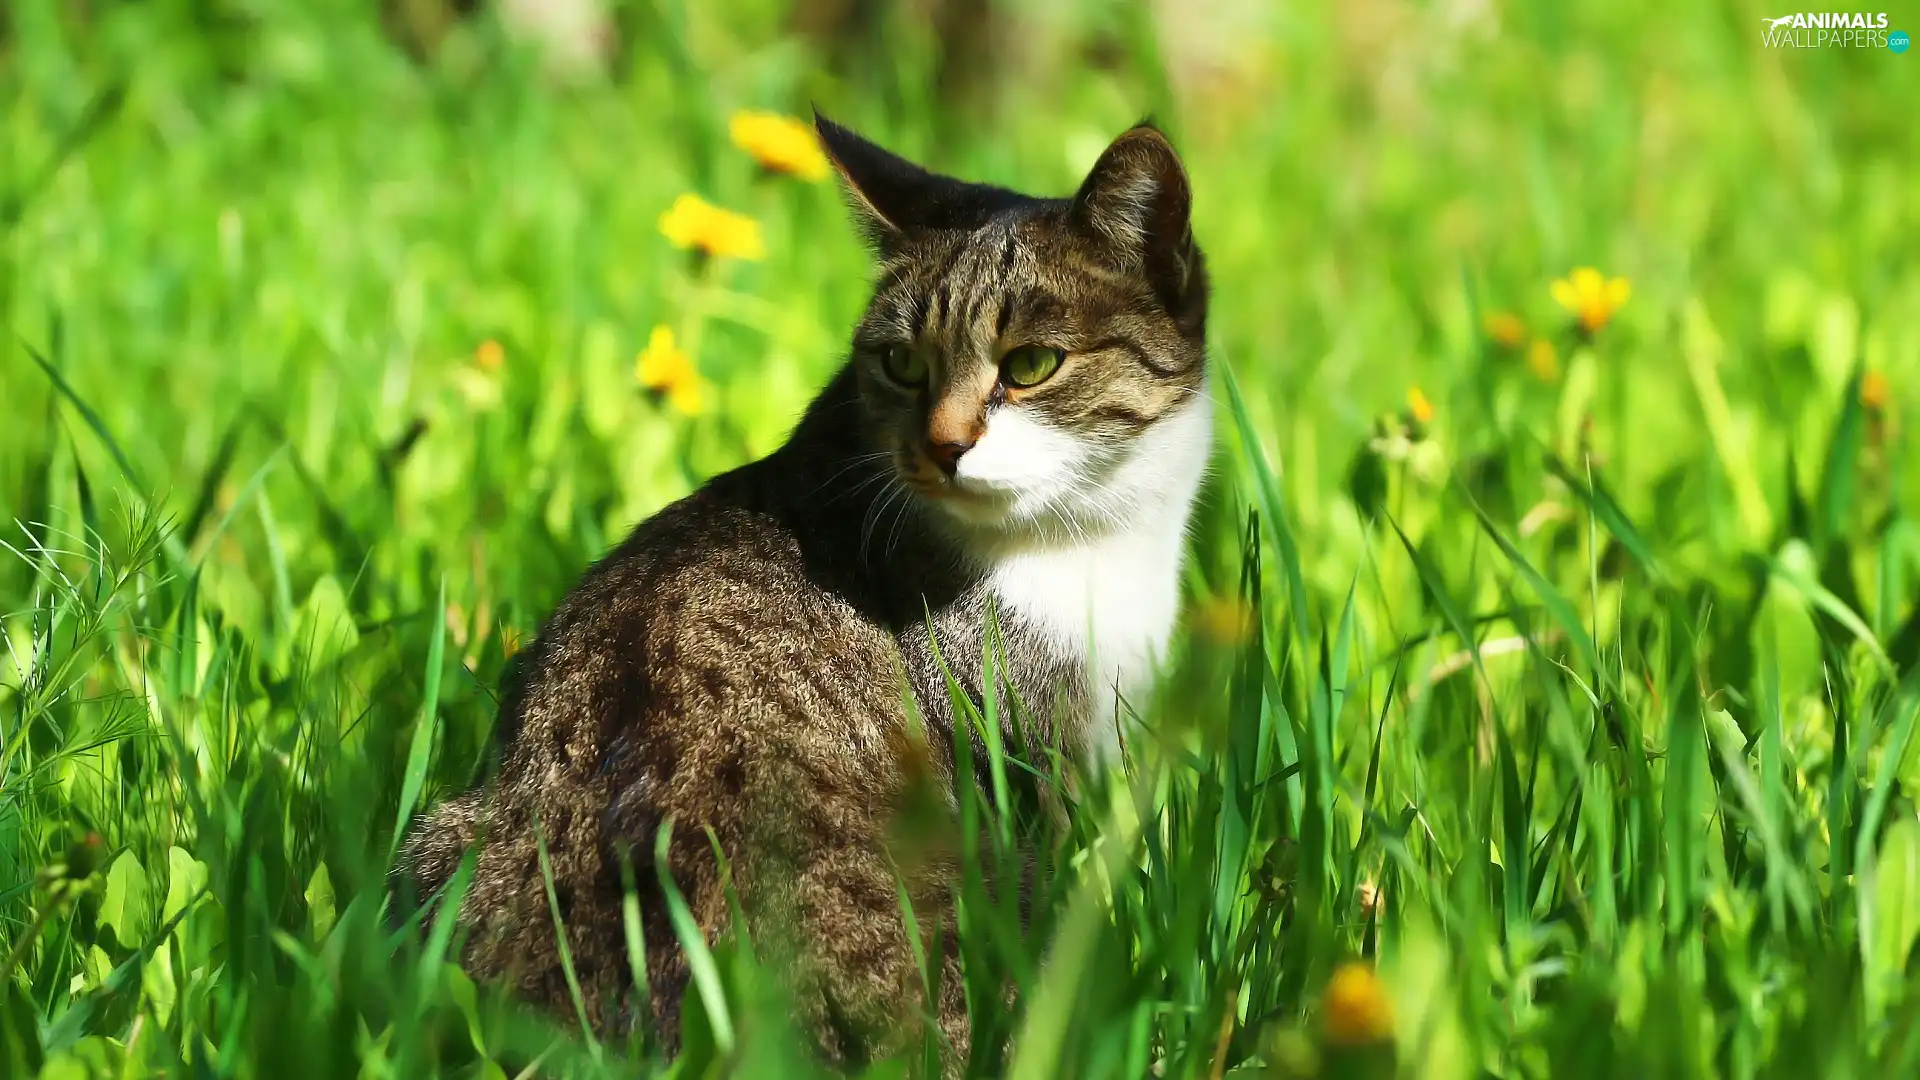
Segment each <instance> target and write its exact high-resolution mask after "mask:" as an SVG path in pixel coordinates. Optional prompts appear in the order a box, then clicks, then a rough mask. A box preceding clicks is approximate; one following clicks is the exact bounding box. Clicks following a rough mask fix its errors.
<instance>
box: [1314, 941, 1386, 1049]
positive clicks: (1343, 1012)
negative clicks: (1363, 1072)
mask: <svg viewBox="0 0 1920 1080" xmlns="http://www.w3.org/2000/svg"><path fill="white" fill-rule="evenodd" d="M1321 1009H1322V1013H1321V1022H1322V1024H1323V1025H1324V1026H1325V1028H1326V1033H1327V1041H1328V1042H1331V1043H1334V1044H1336V1045H1339V1046H1362V1045H1365V1044H1367V1043H1377V1042H1384V1041H1385V1040H1387V1039H1390V1038H1392V1037H1393V1006H1392V1004H1391V1003H1390V1002H1389V1001H1388V1000H1387V991H1386V987H1384V986H1382V985H1381V984H1380V978H1379V976H1377V975H1375V974H1374V973H1373V968H1371V967H1369V966H1368V965H1366V964H1362V963H1359V962H1357V961H1350V962H1348V963H1345V964H1342V965H1340V967H1339V969H1338V970H1336V971H1335V972H1334V973H1333V978H1331V979H1328V980H1327V992H1326V998H1325V999H1324V1001H1323V1002H1322V1005H1321Z"/></svg>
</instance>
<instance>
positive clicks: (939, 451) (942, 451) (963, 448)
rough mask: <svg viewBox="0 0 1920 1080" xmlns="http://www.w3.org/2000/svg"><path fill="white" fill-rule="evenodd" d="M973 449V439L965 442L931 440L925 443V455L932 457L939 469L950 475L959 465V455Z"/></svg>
mask: <svg viewBox="0 0 1920 1080" xmlns="http://www.w3.org/2000/svg"><path fill="white" fill-rule="evenodd" d="M971 449H973V441H972V440H969V441H967V442H931V441H929V442H928V443H927V456H928V457H930V458H932V459H933V463H934V464H935V465H938V466H940V471H941V472H943V473H946V474H947V475H948V476H952V475H953V472H954V470H955V469H958V468H959V467H960V455H961V454H964V453H966V452H967V451H969V450H971Z"/></svg>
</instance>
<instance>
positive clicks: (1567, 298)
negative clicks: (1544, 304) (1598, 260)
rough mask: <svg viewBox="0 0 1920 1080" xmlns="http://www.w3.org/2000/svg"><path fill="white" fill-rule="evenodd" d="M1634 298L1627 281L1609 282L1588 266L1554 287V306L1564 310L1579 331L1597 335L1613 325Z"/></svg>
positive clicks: (1623, 279) (1559, 281)
mask: <svg viewBox="0 0 1920 1080" xmlns="http://www.w3.org/2000/svg"><path fill="white" fill-rule="evenodd" d="M1632 294H1633V283H1632V282H1629V281H1628V280H1627V279H1626V278H1618V277H1617V278H1609V277H1606V276H1605V275H1603V274H1601V273H1600V271H1598V270H1595V269H1594V268H1593V267H1591V266H1582V267H1580V268H1579V269H1577V270H1575V271H1574V272H1573V273H1572V274H1571V275H1570V276H1568V277H1564V278H1561V279H1560V280H1558V281H1555V282H1554V283H1553V302H1554V303H1556V304H1559V305H1560V306H1561V307H1563V308H1566V309H1567V310H1568V311H1569V312H1572V313H1573V315H1574V316H1575V317H1576V318H1578V319H1579V320H1580V328H1581V329H1583V330H1585V331H1586V332H1587V333H1589V334H1597V333H1599V332H1600V330H1601V328H1603V327H1605V326H1606V325H1607V324H1608V323H1609V322H1612V321H1613V316H1614V313H1615V312H1618V311H1619V310H1620V308H1621V307H1622V306H1624V305H1625V304H1626V302H1627V297H1628V296H1630V295H1632Z"/></svg>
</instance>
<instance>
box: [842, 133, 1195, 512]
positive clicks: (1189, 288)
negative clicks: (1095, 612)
mask: <svg viewBox="0 0 1920 1080" xmlns="http://www.w3.org/2000/svg"><path fill="white" fill-rule="evenodd" d="M816 123H817V126H818V129H819V132H820V137H821V141H822V142H823V143H824V145H825V147H826V150H827V154H828V156H829V157H830V158H831V159H832V160H833V162H834V165H835V167H836V169H837V170H838V171H839V173H840V177H841V179H842V181H843V182H844V186H845V189H846V192H847V195H848V201H849V203H850V204H851V205H852V206H853V208H854V212H855V214H856V216H857V217H858V218H860V219H861V222H862V224H863V225H864V227H865V229H866V231H867V233H868V235H869V237H870V238H871V240H872V241H873V243H874V246H875V247H876V249H877V250H878V252H879V254H880V257H881V260H882V265H881V268H880V274H879V283H878V285H877V286H876V287H875V290H874V295H873V300H872V302H871V303H870V304H869V305H868V307H867V311H866V314H865V316H864V317H863V318H862V319H861V320H860V324H859V327H858V328H857V329H856V330H855V331H854V337H853V365H854V368H855V371H856V373H857V375H858V381H859V386H860V395H861V399H862V401H863V403H864V405H865V410H866V415H867V418H868V421H869V423H870V426H871V436H872V440H873V442H874V443H875V444H876V446H875V448H876V449H877V450H878V451H880V452H882V453H884V454H886V455H887V458H888V460H889V462H890V464H891V466H892V468H893V470H894V472H895V473H896V474H897V477H898V479H899V480H900V482H901V483H902V484H903V485H905V486H906V487H907V488H908V489H909V490H911V491H912V492H913V493H914V495H915V496H917V498H918V499H919V500H920V501H922V502H923V503H925V504H927V505H929V506H931V507H933V508H936V510H937V512H938V513H940V514H942V515H944V516H945V518H946V519H947V520H949V521H950V522H952V523H955V524H957V525H959V526H961V527H962V528H963V529H965V530H966V531H967V532H968V533H970V534H973V535H978V536H983V537H985V538H989V539H991V538H994V537H1007V538H1012V539H1036V538H1037V539H1041V540H1045V539H1049V538H1053V537H1060V538H1076V537H1078V538H1084V537H1087V536H1089V535H1092V534H1096V533H1101V532H1108V531H1112V530H1114V529H1121V528H1127V527H1130V526H1132V525H1134V524H1136V522H1135V521H1132V520H1129V517H1130V515H1136V514H1138V513H1140V512H1143V511H1149V510H1151V509H1152V508H1154V507H1156V506H1161V505H1167V503H1166V500H1164V499H1161V498H1158V497H1156V496H1159V495H1162V494H1178V493H1179V492H1178V491H1168V490H1166V489H1169V488H1172V489H1183V490H1184V493H1185V494H1186V495H1188V496H1190V495H1191V488H1192V487H1193V486H1194V485H1195V484H1197V482H1198V480H1197V477H1198V472H1199V470H1200V469H1202V468H1204V464H1205V459H1206V454H1207V448H1208V444H1209V431H1210V427H1209V424H1210V416H1211V414H1210V408H1209V403H1208V399H1207V396H1206V347H1205V339H1206V314H1207V276H1206V269H1205V266H1204V263H1203V261H1202V259H1201V255H1200V250H1199V248H1198V247H1197V246H1195V244H1194V241H1193V232H1192V230H1191V228H1190V226H1189V222H1188V213H1189V208H1190V205H1191V201H1192V199H1191V192H1190V188H1189V187H1188V184H1187V176H1186V171H1185V169H1183V168H1182V166H1181V164H1180V159H1179V157H1178V155H1176V154H1175V153H1174V149H1173V145H1172V144H1171V143H1169V142H1168V141H1167V138H1166V136H1165V135H1163V134H1161V133H1160V132H1159V131H1158V130H1156V129H1154V128H1153V127H1152V126H1150V125H1146V124H1142V125H1140V126H1138V127H1135V128H1133V129H1132V130H1130V131H1127V132H1126V133H1125V134H1123V135H1121V136H1120V137H1119V138H1118V139H1116V140H1115V141H1114V142H1113V144H1112V145H1111V146H1109V147H1108V148H1107V150H1106V152H1105V153H1104V154H1102V155H1101V157H1100V160H1099V161H1098V162H1097V163H1096V164H1095V165H1094V166H1093V170H1092V171H1091V172H1090V173H1089V174H1088V176H1087V178H1086V180H1085V181H1084V182H1083V183H1082V184H1081V185H1080V189H1079V191H1078V192H1077V193H1075V194H1074V195H1073V196H1072V197H1070V198H1036V197H1031V196H1027V195H1022V194H1019V193H1016V192H1012V191H1008V190H1005V189H1002V188H997V187H990V186H987V185H983V184H974V183H967V182H964V181H960V180H956V179H953V178H950V177H946V176H941V175H938V174H935V173H932V172H929V171H927V170H925V169H922V168H920V167H919V166H917V165H914V164H912V163H911V162H908V161H906V160H904V159H902V158H900V157H897V156H895V155H894V154H891V153H889V152H887V151H886V150H883V149H881V148H880V147H878V146H876V145H874V144H873V143H871V142H868V141H867V140H865V139H863V138H861V137H860V136H858V135H855V134H854V133H853V132H851V131H848V130H847V129H845V128H843V127H840V126H839V125H837V124H834V123H832V122H831V121H829V120H826V119H825V118H817V119H816Z"/></svg>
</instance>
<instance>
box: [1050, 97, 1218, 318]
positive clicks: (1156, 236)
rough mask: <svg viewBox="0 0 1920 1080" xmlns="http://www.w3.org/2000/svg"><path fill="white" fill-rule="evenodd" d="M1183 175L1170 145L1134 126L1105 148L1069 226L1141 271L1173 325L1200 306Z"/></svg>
mask: <svg viewBox="0 0 1920 1080" xmlns="http://www.w3.org/2000/svg"><path fill="white" fill-rule="evenodd" d="M1192 208H1193V193H1192V189H1191V188H1189V187H1188V185H1187V170H1186V169H1185V167H1183V166H1182V165H1181V164H1180V155H1179V154H1177V153H1175V152H1174V149H1173V143H1171V142H1169V141H1168V140H1167V137H1166V136H1165V135H1163V134H1161V132H1160V130H1159V129H1158V128H1156V127H1154V126H1153V125H1152V124H1151V123H1147V122H1142V123H1140V124H1138V125H1136V126H1135V127H1133V128H1132V129H1130V130H1128V131H1127V132H1126V133H1125V134H1123V135H1121V136H1120V137H1119V138H1117V139H1115V140H1114V141H1113V144H1112V145H1111V146H1108V147H1107V149H1106V152H1105V153H1103V154H1101V155H1100V160H1099V161H1097V162H1095V163H1094V166H1093V171H1092V172H1089V173H1088V174H1087V178H1086V180H1085V181H1084V182H1082V183H1081V185H1080V191H1079V193H1078V194H1076V195H1074V197H1073V211H1072V213H1073V220H1074V222H1075V223H1076V224H1077V225H1079V226H1080V228H1081V229H1083V230H1084V231H1085V232H1087V233H1088V234H1089V235H1090V236H1091V237H1092V238H1093V239H1095V240H1096V241H1099V242H1100V243H1102V244H1103V245H1104V246H1106V247H1107V248H1108V249H1109V250H1110V251H1112V252H1114V253H1116V254H1118V255H1120V256H1121V257H1122V258H1123V259H1126V260H1128V261H1131V260H1134V259H1138V260H1140V262H1142V263H1144V264H1145V269H1146V271H1147V275H1148V277H1149V279H1150V280H1151V281H1152V282H1153V285H1154V289H1155V291H1156V292H1159V293H1160V294H1161V295H1162V297H1163V298H1164V299H1165V300H1166V301H1167V307H1168V310H1169V311H1171V312H1172V313H1173V314H1174V315H1175V316H1176V317H1177V318H1178V317H1182V316H1183V315H1186V314H1189V313H1191V311H1192V309H1193V308H1194V307H1195V305H1196V304H1199V305H1204V303H1205V300H1206V298H1205V292H1206V282H1205V274H1204V271H1203V270H1202V268H1201V264H1200V252H1199V249H1198V248H1197V247H1196V246H1195V245H1194V242H1193V227H1192V224H1191V222H1190V221H1189V216H1190V214H1191V212H1192Z"/></svg>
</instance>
